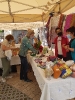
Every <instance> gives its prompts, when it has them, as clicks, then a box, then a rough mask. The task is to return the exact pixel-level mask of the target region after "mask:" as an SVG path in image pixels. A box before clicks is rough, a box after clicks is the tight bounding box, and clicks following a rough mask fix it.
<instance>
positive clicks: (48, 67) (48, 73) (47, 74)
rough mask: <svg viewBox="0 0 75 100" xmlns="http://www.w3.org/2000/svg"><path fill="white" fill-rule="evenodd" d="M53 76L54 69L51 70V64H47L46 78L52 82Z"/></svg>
mask: <svg viewBox="0 0 75 100" xmlns="http://www.w3.org/2000/svg"><path fill="white" fill-rule="evenodd" d="M52 74H53V70H52V68H51V65H50V63H47V64H46V69H45V76H46V78H47V79H48V80H50V79H51V75H52Z"/></svg>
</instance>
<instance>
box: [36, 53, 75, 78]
mask: <svg viewBox="0 0 75 100" xmlns="http://www.w3.org/2000/svg"><path fill="white" fill-rule="evenodd" d="M43 59H45V60H43ZM35 62H36V63H37V66H38V67H40V68H43V69H44V70H45V75H46V77H47V75H49V77H51V76H53V77H54V78H55V79H57V78H59V77H61V78H63V79H64V78H67V77H68V76H72V77H75V64H74V61H73V60H70V61H66V62H65V61H63V60H61V59H58V58H56V57H55V56H50V55H49V56H46V55H45V54H43V55H40V56H36V59H35ZM47 66H48V67H47ZM47 72H48V73H47Z"/></svg>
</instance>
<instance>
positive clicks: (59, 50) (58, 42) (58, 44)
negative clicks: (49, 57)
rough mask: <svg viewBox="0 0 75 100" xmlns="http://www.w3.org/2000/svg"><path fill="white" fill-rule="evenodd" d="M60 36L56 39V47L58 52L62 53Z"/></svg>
mask: <svg viewBox="0 0 75 100" xmlns="http://www.w3.org/2000/svg"><path fill="white" fill-rule="evenodd" d="M61 39H62V38H61V37H58V39H57V48H58V54H59V55H62V46H61Z"/></svg>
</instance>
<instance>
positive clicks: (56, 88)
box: [28, 54, 75, 100]
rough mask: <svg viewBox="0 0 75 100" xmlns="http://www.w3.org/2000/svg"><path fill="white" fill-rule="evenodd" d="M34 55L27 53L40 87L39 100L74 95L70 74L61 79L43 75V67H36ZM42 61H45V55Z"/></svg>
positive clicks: (67, 97) (58, 99)
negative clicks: (48, 77)
mask: <svg viewBox="0 0 75 100" xmlns="http://www.w3.org/2000/svg"><path fill="white" fill-rule="evenodd" d="M35 59H36V56H35V57H32V56H30V55H29V54H28V61H29V62H30V64H31V66H32V69H33V71H34V75H35V77H36V80H37V82H38V85H39V87H40V89H41V97H40V100H67V99H71V98H74V97H75V87H74V84H75V80H74V78H72V77H71V76H69V77H67V78H65V79H62V78H61V77H59V78H58V79H55V78H53V76H51V78H50V79H47V78H46V77H45V69H43V68H41V67H38V66H37V64H38V63H36V62H35ZM42 61H46V57H43V60H42Z"/></svg>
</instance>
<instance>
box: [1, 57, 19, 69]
mask: <svg viewBox="0 0 75 100" xmlns="http://www.w3.org/2000/svg"><path fill="white" fill-rule="evenodd" d="M18 64H21V62H20V58H19V56H18V55H17V56H13V57H12V59H11V65H18ZM0 68H2V62H1V59H0Z"/></svg>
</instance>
